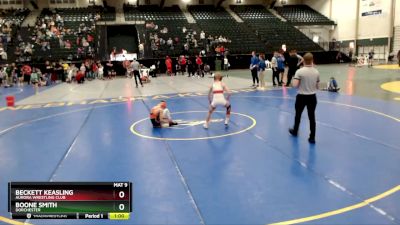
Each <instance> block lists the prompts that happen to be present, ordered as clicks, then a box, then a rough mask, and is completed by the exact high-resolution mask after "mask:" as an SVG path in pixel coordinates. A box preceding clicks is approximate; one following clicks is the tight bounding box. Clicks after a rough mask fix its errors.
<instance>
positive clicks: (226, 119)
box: [225, 117, 229, 125]
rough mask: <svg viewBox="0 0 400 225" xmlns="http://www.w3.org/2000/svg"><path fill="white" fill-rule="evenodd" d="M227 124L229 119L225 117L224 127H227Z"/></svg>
mask: <svg viewBox="0 0 400 225" xmlns="http://www.w3.org/2000/svg"><path fill="white" fill-rule="evenodd" d="M228 123H229V118H228V117H226V118H225V125H228Z"/></svg>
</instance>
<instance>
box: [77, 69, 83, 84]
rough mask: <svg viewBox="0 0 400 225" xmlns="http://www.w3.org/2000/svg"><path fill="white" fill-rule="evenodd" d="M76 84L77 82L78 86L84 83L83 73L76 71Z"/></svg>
mask: <svg viewBox="0 0 400 225" xmlns="http://www.w3.org/2000/svg"><path fill="white" fill-rule="evenodd" d="M75 79H76V82H78V84H82V83H83V82H85V74H84V72H83V71H80V70H79V71H78V73H77V74H76V76H75Z"/></svg>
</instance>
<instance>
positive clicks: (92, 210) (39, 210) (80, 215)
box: [8, 182, 132, 220]
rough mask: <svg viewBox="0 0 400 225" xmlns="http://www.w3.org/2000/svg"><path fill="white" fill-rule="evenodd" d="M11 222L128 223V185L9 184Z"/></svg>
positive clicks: (129, 184)
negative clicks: (119, 221)
mask: <svg viewBox="0 0 400 225" xmlns="http://www.w3.org/2000/svg"><path fill="white" fill-rule="evenodd" d="M8 203H9V204H8V211H9V212H10V213H11V217H12V218H13V219H110V220H127V219H129V217H130V213H131V212H132V183H130V182H10V183H8Z"/></svg>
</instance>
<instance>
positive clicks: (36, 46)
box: [14, 9, 99, 62]
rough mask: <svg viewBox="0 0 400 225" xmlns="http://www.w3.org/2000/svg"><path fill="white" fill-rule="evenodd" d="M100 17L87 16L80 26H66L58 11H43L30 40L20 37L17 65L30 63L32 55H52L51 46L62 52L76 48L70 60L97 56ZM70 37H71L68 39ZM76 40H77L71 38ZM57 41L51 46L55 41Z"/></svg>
mask: <svg viewBox="0 0 400 225" xmlns="http://www.w3.org/2000/svg"><path fill="white" fill-rule="evenodd" d="M98 19H99V15H98V14H88V16H87V18H85V21H86V22H82V23H81V24H79V26H78V27H70V26H68V25H66V22H65V21H64V17H63V16H62V15H61V14H59V13H57V11H55V10H49V9H44V10H43V12H42V16H41V18H39V19H38V20H37V22H36V24H35V26H34V27H28V32H29V33H30V34H31V36H30V37H29V40H27V39H24V38H22V37H21V34H18V35H17V47H16V50H15V52H14V53H15V55H16V57H17V62H26V61H31V57H32V55H33V54H41V52H42V54H41V55H46V56H51V55H52V47H54V48H59V49H76V52H75V53H74V54H72V53H71V54H69V55H67V56H66V58H67V59H68V60H76V59H83V58H87V57H92V56H94V53H95V49H94V36H93V33H94V32H95V29H96V27H95V22H96V21H97V20H98ZM68 37H69V38H68ZM72 38H74V39H72ZM54 40H55V41H56V42H58V44H57V45H56V46H52V45H51V43H52V41H54Z"/></svg>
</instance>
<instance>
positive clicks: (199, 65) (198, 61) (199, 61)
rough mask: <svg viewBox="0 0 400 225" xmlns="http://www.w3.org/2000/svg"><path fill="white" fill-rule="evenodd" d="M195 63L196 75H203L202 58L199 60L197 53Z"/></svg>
mask: <svg viewBox="0 0 400 225" xmlns="http://www.w3.org/2000/svg"><path fill="white" fill-rule="evenodd" d="M196 65H197V75H198V76H201V77H204V71H203V60H201V57H200V55H198V56H197V58H196ZM200 74H201V75H200Z"/></svg>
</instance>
